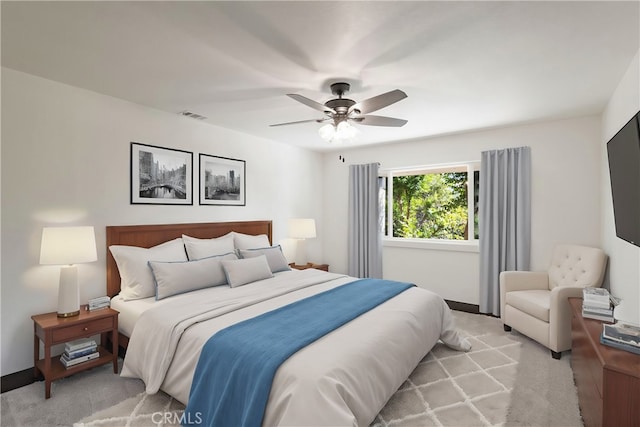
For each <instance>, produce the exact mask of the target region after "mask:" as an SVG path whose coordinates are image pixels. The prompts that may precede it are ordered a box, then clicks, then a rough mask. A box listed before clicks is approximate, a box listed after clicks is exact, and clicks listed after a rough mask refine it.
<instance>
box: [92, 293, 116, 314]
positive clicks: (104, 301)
mask: <svg viewBox="0 0 640 427" xmlns="http://www.w3.org/2000/svg"><path fill="white" fill-rule="evenodd" d="M110 304H111V300H110V299H109V297H108V296H106V295H105V296H103V297H98V298H93V299H90V300H89V311H93V310H100V309H101V308H107V307H109V305H110Z"/></svg>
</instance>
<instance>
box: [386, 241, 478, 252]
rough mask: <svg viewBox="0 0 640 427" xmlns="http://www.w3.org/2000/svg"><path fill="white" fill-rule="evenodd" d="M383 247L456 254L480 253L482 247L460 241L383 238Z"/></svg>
mask: <svg viewBox="0 0 640 427" xmlns="http://www.w3.org/2000/svg"><path fill="white" fill-rule="evenodd" d="M382 246H383V247H391V248H407V249H428V250H436V251H454V252H475V253H478V252H480V246H479V243H478V241H477V240H475V241H472V242H470V241H466V240H465V241H458V240H435V239H405V238H400V237H383V238H382Z"/></svg>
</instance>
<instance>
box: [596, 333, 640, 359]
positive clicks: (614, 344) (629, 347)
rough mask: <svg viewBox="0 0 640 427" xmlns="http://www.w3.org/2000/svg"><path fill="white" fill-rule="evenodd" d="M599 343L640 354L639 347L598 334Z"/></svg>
mask: <svg viewBox="0 0 640 427" xmlns="http://www.w3.org/2000/svg"><path fill="white" fill-rule="evenodd" d="M600 343H601V344H604V345H608V346H609V347H613V348H617V349H620V350H625V351H628V352H631V353H635V354H640V347H636V346H633V345H628V344H624V343H621V342H618V341H614V340H610V339H608V338H605V337H604V336H602V335H600Z"/></svg>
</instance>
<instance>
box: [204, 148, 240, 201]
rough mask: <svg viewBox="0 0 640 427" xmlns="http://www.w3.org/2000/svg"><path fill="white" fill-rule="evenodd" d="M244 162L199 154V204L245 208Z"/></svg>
mask: <svg viewBox="0 0 640 427" xmlns="http://www.w3.org/2000/svg"><path fill="white" fill-rule="evenodd" d="M245 176H246V171H245V161H244V160H237V159H229V158H227V157H218V156H210V155H208V154H200V204H201V205H223V206H225V205H226V206H245V204H246V199H245V188H246V183H245Z"/></svg>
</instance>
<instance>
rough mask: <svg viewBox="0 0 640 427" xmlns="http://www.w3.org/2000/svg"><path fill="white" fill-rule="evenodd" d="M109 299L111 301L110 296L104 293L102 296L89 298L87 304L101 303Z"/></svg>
mask: <svg viewBox="0 0 640 427" xmlns="http://www.w3.org/2000/svg"><path fill="white" fill-rule="evenodd" d="M109 301H111V298H109V297H108V296H106V295H105V296H103V297H97V298H91V299H90V300H89V305H91V304H94V303H102V302H109Z"/></svg>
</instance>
